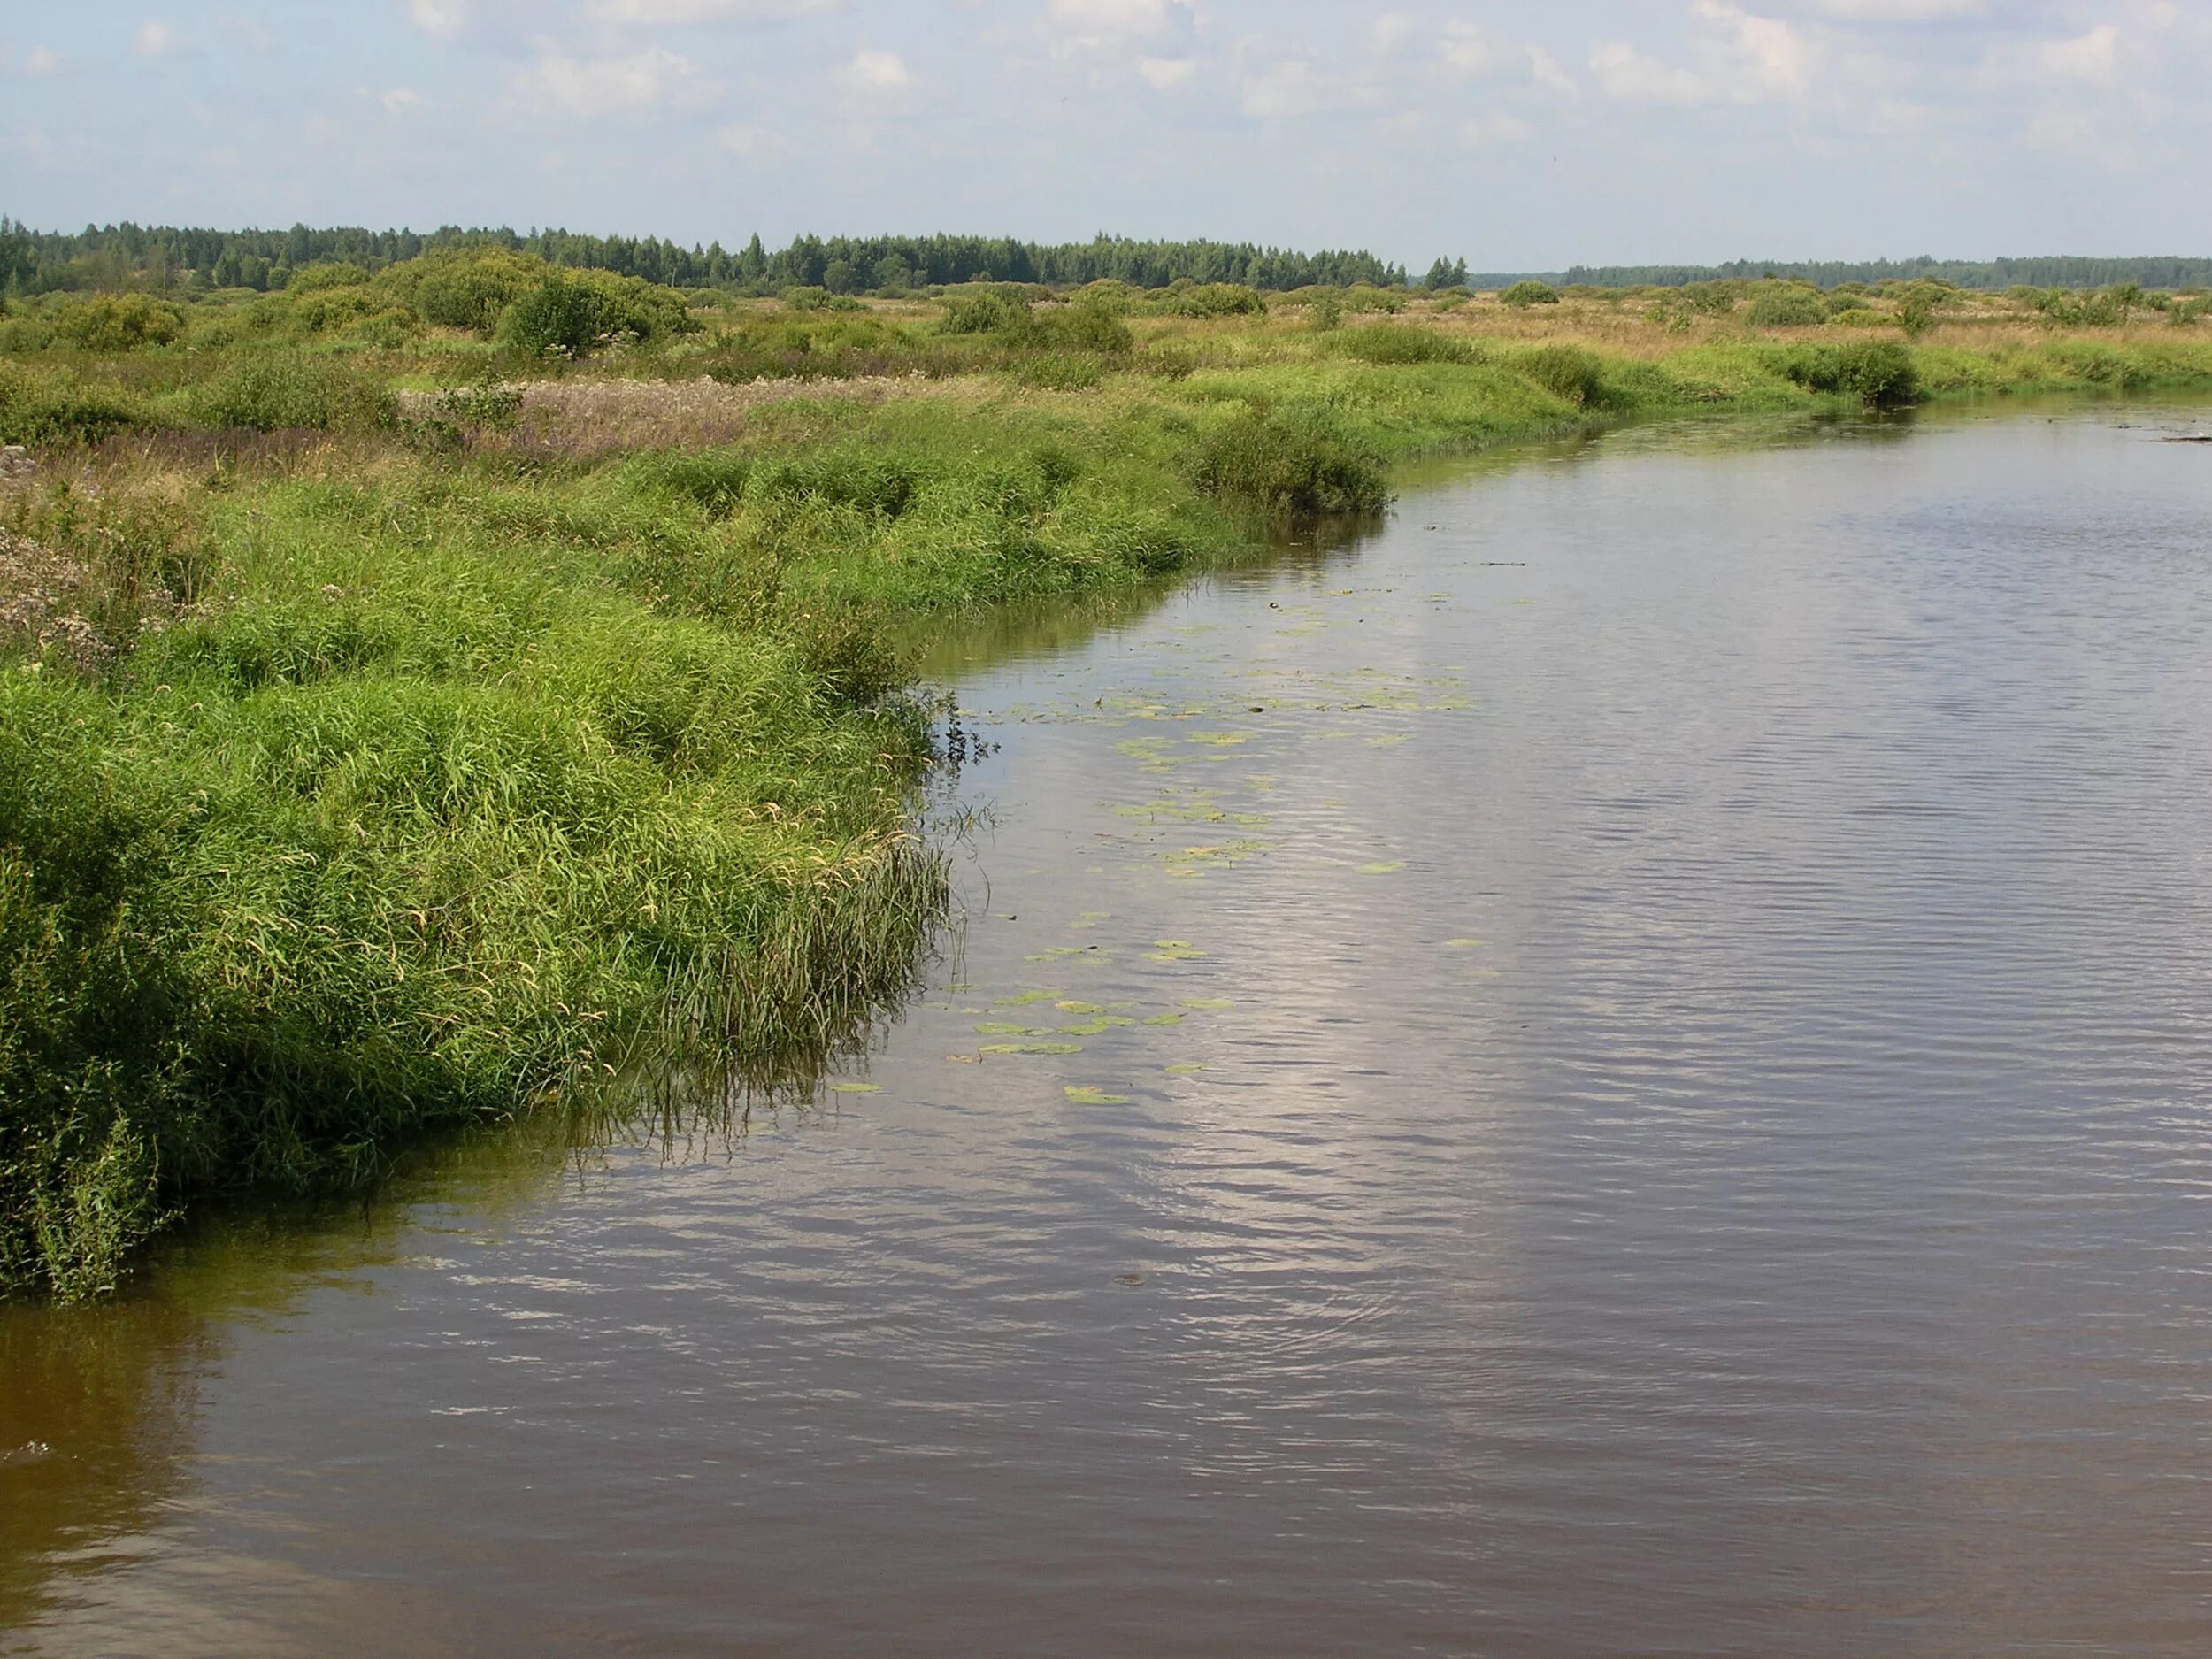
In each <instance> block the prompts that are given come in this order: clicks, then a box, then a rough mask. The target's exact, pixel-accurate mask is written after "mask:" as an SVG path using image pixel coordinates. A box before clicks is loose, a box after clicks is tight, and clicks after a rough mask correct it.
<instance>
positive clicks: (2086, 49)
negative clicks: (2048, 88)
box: [2037, 23, 2120, 86]
mask: <svg viewBox="0 0 2212 1659" xmlns="http://www.w3.org/2000/svg"><path fill="white" fill-rule="evenodd" d="M2037 57H2038V58H2039V60H2040V61H2041V63H2042V65H2043V67H2044V68H2045V69H2046V70H2047V71H2049V73H2051V74H2053V75H2055V76H2057V77H2059V78H2060V79H2062V80H2067V81H2089V82H2091V83H2092V84H2093V85H2096V86H2111V85H2113V84H2114V83H2115V82H2116V81H2118V80H2119V78H2120V31H2119V30H2118V29H2116V28H2115V27H2113V26H2112V25H2111V24H2109V23H2106V24H2102V25H2101V26H2100V27H2096V28H2093V29H2091V30H2090V31H2089V32H2088V33H2087V34H2086V35H2077V36H2075V37H2074V38H2073V39H2072V40H2066V41H2052V42H2049V43H2047V45H2045V46H2044V47H2043V49H2042V50H2040V51H2039V53H2038V54H2037Z"/></svg>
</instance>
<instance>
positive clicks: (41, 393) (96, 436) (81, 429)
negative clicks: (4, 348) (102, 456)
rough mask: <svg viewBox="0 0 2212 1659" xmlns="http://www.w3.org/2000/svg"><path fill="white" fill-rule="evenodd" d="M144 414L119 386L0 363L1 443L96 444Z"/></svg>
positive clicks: (140, 423) (132, 425)
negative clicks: (103, 384) (102, 384)
mask: <svg viewBox="0 0 2212 1659" xmlns="http://www.w3.org/2000/svg"><path fill="white" fill-rule="evenodd" d="M146 419H147V414H146V408H145V405H144V404H143V403H142V402H141V401H140V400H139V399H138V398H136V397H135V396H132V395H130V394H128V393H127V392H124V391H122V390H121V389H119V388H115V387H111V386H88V385H86V384H85V383H84V382H83V381H82V380H79V379H77V378H76V377H75V376H73V375H70V374H67V373H62V372H59V371H57V370H54V369H51V368H44V367H41V368H36V369H35V368H33V367H31V366H30V365H18V364H13V363H4V362H0V443H96V442H99V441H100V440H101V439H103V438H105V437H110V436H111V435H113V434H116V433H119V432H129V431H131V430H133V429H134V428H136V427H138V426H143V425H145V424H146Z"/></svg>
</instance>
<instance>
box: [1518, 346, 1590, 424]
mask: <svg viewBox="0 0 2212 1659" xmlns="http://www.w3.org/2000/svg"><path fill="white" fill-rule="evenodd" d="M1514 366H1515V367H1516V368H1517V369H1518V370H1519V371H1520V372H1521V373H1523V374H1525V375H1526V376H1527V377H1528V378H1529V379H1530V380H1533V381H1535V382H1536V384H1537V385H1539V386H1540V387H1542V388H1544V389H1545V390H1546V391H1548V392H1550V393H1552V394H1553V395H1554V396H1558V397H1563V398H1565V399H1566V400H1567V401H1568V402H1569V403H1572V404H1574V405H1575V406H1576V407H1578V408H1583V409H1589V408H1594V407H1596V406H1597V405H1598V404H1600V403H1603V402H1604V401H1605V365H1604V364H1603V363H1602V362H1601V361H1600V360H1599V359H1598V358H1597V357H1595V356H1594V354H1592V353H1590V352H1587V351H1585V350H1584V349H1582V348H1581V347H1580V346H1544V347H1540V348H1539V349H1537V350H1534V351H1532V352H1529V353H1528V354H1527V355H1525V357H1522V358H1521V359H1520V360H1519V361H1518V362H1517V363H1516V364H1515V365H1514Z"/></svg>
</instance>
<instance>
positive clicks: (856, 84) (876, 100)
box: [837, 47, 914, 104]
mask: <svg viewBox="0 0 2212 1659" xmlns="http://www.w3.org/2000/svg"><path fill="white" fill-rule="evenodd" d="M837 79H838V81H839V84H841V86H843V88H845V90H846V92H847V93H849V95H851V96H854V97H856V98H858V99H860V100H862V101H864V102H865V103H870V104H889V103H893V102H895V101H896V100H897V98H898V97H899V96H900V95H901V94H902V93H904V92H906V91H907V90H908V89H909V88H911V87H912V86H913V84H914V72H913V71H912V70H910V69H909V68H908V67H907V66H906V60H905V59H904V58H901V57H900V56H899V55H898V54H897V53H896V52H885V51H877V50H872V49H871V48H868V47H863V48H862V49H861V50H858V51H856V52H855V53H854V54H853V56H852V61H851V62H850V63H849V64H846V65H844V66H843V67H842V68H841V69H839V70H838V72H837Z"/></svg>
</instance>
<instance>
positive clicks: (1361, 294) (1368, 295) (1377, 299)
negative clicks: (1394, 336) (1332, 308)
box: [1337, 282, 1406, 317]
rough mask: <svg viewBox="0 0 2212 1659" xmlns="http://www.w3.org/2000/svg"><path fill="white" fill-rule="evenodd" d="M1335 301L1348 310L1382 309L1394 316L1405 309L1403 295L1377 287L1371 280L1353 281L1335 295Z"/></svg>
mask: <svg viewBox="0 0 2212 1659" xmlns="http://www.w3.org/2000/svg"><path fill="white" fill-rule="evenodd" d="M1337 303H1338V304H1339V305H1340V306H1341V307H1343V309H1344V310H1346V311H1384V312H1387V313H1388V314H1389V315H1391V316H1393V317H1395V316H1396V315H1397V314H1398V313H1399V312H1400V311H1403V310H1405V308H1406V302H1405V296H1403V295H1402V294H1394V293H1392V292H1391V291H1390V290H1389V289H1388V288H1377V287H1376V286H1375V285H1374V284H1373V283H1371V282H1355V283H1353V284H1352V286H1351V287H1349V288H1346V289H1344V290H1343V291H1342V292H1341V293H1340V294H1339V295H1338V296H1337Z"/></svg>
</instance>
